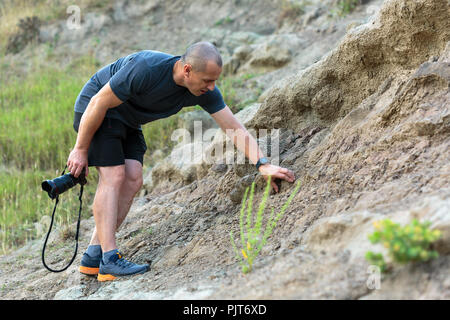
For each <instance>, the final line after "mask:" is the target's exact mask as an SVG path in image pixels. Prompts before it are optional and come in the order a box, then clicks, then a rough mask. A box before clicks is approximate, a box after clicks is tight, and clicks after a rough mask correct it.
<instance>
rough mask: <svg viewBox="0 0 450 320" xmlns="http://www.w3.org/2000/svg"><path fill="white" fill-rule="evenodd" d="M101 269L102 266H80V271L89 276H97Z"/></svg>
mask: <svg viewBox="0 0 450 320" xmlns="http://www.w3.org/2000/svg"><path fill="white" fill-rule="evenodd" d="M99 269H100V268H92V267H84V266H80V268H78V271H80V273H83V274H85V275H88V276H96V275H97V274H98V271H99Z"/></svg>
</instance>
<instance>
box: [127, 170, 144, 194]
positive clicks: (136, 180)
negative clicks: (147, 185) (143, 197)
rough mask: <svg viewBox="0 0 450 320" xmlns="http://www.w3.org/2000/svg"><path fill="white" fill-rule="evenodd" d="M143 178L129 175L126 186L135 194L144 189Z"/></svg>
mask: <svg viewBox="0 0 450 320" xmlns="http://www.w3.org/2000/svg"><path fill="white" fill-rule="evenodd" d="M143 181H144V180H143V178H142V174H141V175H127V176H126V184H127V185H128V187H129V188H131V189H132V190H133V191H134V192H138V191H139V190H140V189H141V188H142V184H143Z"/></svg>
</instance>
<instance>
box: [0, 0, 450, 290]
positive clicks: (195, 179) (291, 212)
mask: <svg viewBox="0 0 450 320" xmlns="http://www.w3.org/2000/svg"><path fill="white" fill-rule="evenodd" d="M118 3H120V2H118ZM224 3H225V2H224ZM226 3H229V2H226ZM314 3H315V4H316V6H315V7H314V6H313V7H311V10H316V11H314V12H316V14H314V13H313V12H312V11H307V13H305V14H304V15H303V16H302V17H303V19H304V20H302V21H303V22H302V23H297V24H290V25H273V27H272V28H273V30H269V31H266V29H265V28H266V27H267V28H269V27H270V26H271V24H270V23H264V24H261V25H258V23H257V22H258V21H259V20H258V19H257V18H256V16H255V17H253V18H252V15H251V14H250V17H249V18H248V19H249V21H253V23H254V25H253V26H254V28H256V29H254V30H252V31H251V32H255V33H257V34H258V35H259V37H263V38H264V39H265V40H255V41H254V42H253V43H250V44H248V43H247V44H245V43H244V44H240V45H235V46H234V47H233V48H232V50H231V52H230V53H229V56H228V58H229V59H228V60H227V61H228V65H229V68H230V69H229V71H228V72H237V73H239V72H247V70H248V69H247V68H252V66H253V67H254V68H256V69H257V68H260V67H261V65H260V64H259V63H256V62H252V61H258V59H259V58H260V57H261V56H262V55H263V53H265V54H266V55H270V54H269V53H268V52H271V51H270V44H275V45H276V48H281V47H282V46H280V43H285V42H284V40H281V39H286V37H295V38H296V40H292V39H291V40H290V41H291V42H292V48H295V50H294V49H291V51H289V49H290V47H289V46H286V51H284V54H283V50H282V49H283V48H281V49H280V50H279V52H278V51H277V53H281V58H280V56H278V55H275V54H273V55H272V58H273V59H272V61H275V62H274V63H273V64H272V66H271V68H273V69H274V70H265V71H266V72H268V73H267V74H264V75H262V76H260V79H261V81H262V82H264V83H265V88H266V90H265V92H264V93H263V94H262V96H261V97H260V100H259V102H258V103H256V104H253V105H252V106H250V107H248V108H246V109H244V110H243V111H242V112H240V113H239V114H237V116H238V117H239V119H240V120H241V121H242V122H243V123H244V124H245V126H246V127H247V128H249V129H250V128H253V129H263V128H266V129H273V128H279V129H280V134H279V145H278V148H279V152H280V157H279V159H278V161H279V163H280V165H281V166H284V167H288V168H290V169H291V170H293V171H294V172H295V174H296V178H297V179H298V180H300V181H301V188H300V191H299V192H298V194H297V195H296V196H295V198H294V200H293V202H292V203H291V205H290V206H289V207H288V209H287V211H286V214H285V215H284V217H283V218H282V219H281V220H280V222H279V225H278V226H277V227H276V229H275V230H274V233H273V235H272V236H271V237H270V238H269V242H268V244H267V245H266V247H265V248H263V251H262V252H261V256H260V257H259V258H258V259H257V260H256V262H255V266H254V270H253V271H252V272H251V273H249V274H247V275H243V274H242V273H241V272H240V268H239V265H238V263H237V261H236V260H235V257H234V252H233V250H232V248H231V245H230V240H229V232H230V231H231V230H232V231H233V232H234V233H235V234H239V210H240V200H241V198H242V194H243V190H244V189H245V187H246V186H248V185H250V183H251V182H252V181H254V180H256V181H257V194H256V195H255V203H259V200H260V199H261V196H262V189H263V179H261V177H258V175H256V173H255V172H254V170H253V169H252V167H251V166H250V165H245V164H243V165H241V164H228V165H226V164H225V165H224V164H222V165H221V164H213V163H208V162H206V161H203V162H201V163H190V162H186V161H184V162H181V163H180V162H179V161H178V162H177V161H176V160H177V158H176V157H175V156H172V157H171V156H169V157H168V158H166V159H163V160H162V161H161V162H160V163H158V164H157V165H156V166H155V167H154V168H152V170H151V171H150V172H148V177H147V179H146V181H147V184H146V191H145V192H143V193H142V194H141V197H138V198H137V199H136V201H135V202H134V204H133V207H132V211H131V212H130V214H129V217H128V218H127V220H126V222H125V223H124V225H123V227H122V228H121V230H120V231H119V234H118V241H119V246H120V248H121V250H122V251H123V252H124V253H125V255H126V256H127V257H130V258H132V259H134V260H135V261H137V262H151V263H152V270H151V271H150V272H148V273H146V274H143V275H139V276H136V277H132V278H128V279H121V280H118V281H115V282H112V283H106V284H100V283H98V282H97V281H96V280H95V279H93V278H89V277H85V276H81V275H80V274H78V272H77V266H76V263H77V262H78V261H79V258H80V257H78V259H77V260H75V264H74V265H73V266H72V267H71V268H69V269H68V270H67V271H66V272H63V273H62V274H51V273H48V272H47V271H46V270H45V269H43V268H42V265H41V263H40V247H41V242H40V241H33V242H30V243H29V244H27V245H26V246H25V247H24V248H22V249H20V250H18V251H16V252H14V253H13V254H11V255H10V256H7V257H6V256H4V257H0V270H1V271H0V283H1V286H0V288H1V289H0V290H1V291H0V294H1V296H2V298H9V299H179V298H184V299H191V298H193V299H315V298H318V299H440V298H446V299H448V298H450V281H449V278H448V276H447V275H448V274H449V273H450V257H449V253H450V246H449V243H450V184H449V181H450V161H449V160H450V152H449V149H450V113H449V108H450V89H449V88H450V6H449V4H448V2H447V1H446V0H415V1H408V0H389V1H384V2H383V3H382V4H381V2H369V3H368V4H366V5H374V4H378V5H381V9H380V10H375V11H373V12H370V14H368V13H367V10H365V9H364V10H363V11H362V12H361V11H360V16H359V17H357V16H355V15H356V14H357V12H356V13H354V15H350V16H348V17H347V19H348V20H345V19H344V20H339V21H340V22H339V23H335V24H334V27H330V25H328V26H327V25H326V23H325V22H326V21H327V20H326V19H325V17H324V16H323V15H321V14H320V9H319V8H320V6H318V5H317V3H316V2H314ZM164 6H166V5H164ZM230 6H231V5H230ZM174 7H175V5H174ZM262 7H263V6H262V5H261V8H260V7H258V9H257V10H263V9H262ZM177 8H178V10H182V9H186V8H184V7H183V6H181V7H177ZM180 8H181V9H180ZM189 8H190V10H191V11H192V12H196V11H195V9H196V8H197V7H196V6H194V5H193V4H191V6H189ZM225 8H227V7H226V5H225ZM149 10H150V9H149ZM152 10H154V9H152ZM199 10H200V9H199ZM208 10H211V12H213V11H214V10H215V11H217V8H214V7H210V8H209V9H208ZM264 10H267V12H270V14H268V17H271V14H272V13H273V10H271V9H270V7H267V9H264ZM187 11H188V12H191V11H189V10H187ZM222 11H223V10H222ZM126 12H127V11H126ZM229 12H236V14H237V13H238V12H241V14H243V13H242V12H244V10H242V11H239V10H235V11H233V10H231V11H229ZM317 12H318V13H317ZM273 14H274V15H275V16H276V17H278V15H277V14H275V13H273ZM255 15H256V14H255ZM316 15H317V17H316ZM149 16H151V15H149ZM205 16H206V15H205ZM113 17H115V16H113ZM224 17H226V15H224ZM306 17H308V18H307V19H306ZM312 17H313V18H312ZM314 17H315V18H314ZM232 18H233V19H232V20H233V21H235V22H234V23H236V26H235V27H236V28H237V29H239V28H240V26H238V25H237V21H241V20H239V19H238V16H236V17H235V18H234V17H232ZM241 18H242V16H241ZM115 19H117V17H115ZM155 19H156V20H155V21H158V19H157V18H155ZM320 19H322V20H321V21H320ZM352 19H355V20H356V21H359V22H356V23H354V21H353V23H352V24H350V26H349V27H348V28H347V25H348V23H350V22H352ZM268 20H270V18H268ZM163 21H165V19H163ZM214 21H216V20H214ZM344 21H345V22H344ZM160 23H163V22H160ZM205 23H206V22H205ZM208 23H209V25H211V23H213V20H211V21H209V22H208ZM314 23H319V24H318V25H314ZM207 25H208V24H207V23H206V25H205V26H201V25H199V28H201V27H203V28H205V29H203V30H205V31H204V32H205V34H206V32H212V31H211V30H214V29H208V31H206V27H207ZM249 25H252V24H251V23H250V24H249ZM324 26H326V27H324ZM263 27H264V28H263ZM258 28H261V29H258ZM330 28H331V29H330ZM333 29H335V31H333V32H331V31H330V30H333ZM230 30H231V29H230ZM248 30H250V29H248ZM317 30H319V31H317ZM240 32H242V31H241V30H240ZM265 32H266V33H270V35H264V33H265ZM313 32H315V37H318V39H319V40H317V39H316V40H314V36H312V33H313ZM184 33H186V34H190V36H191V37H193V35H192V34H191V33H190V32H188V31H187V29H185V30H183V31H180V37H181V34H184ZM339 33H340V34H341V35H342V36H343V37H341V36H338V34H339ZM330 34H335V36H334V38H333V39H334V41H335V42H333V41H331V40H330V39H331V37H330V38H327V37H328V36H329V35H330ZM233 35H234V36H236V33H233ZM233 35H228V34H227V33H226V32H225V33H223V34H220V35H216V36H217V37H218V39H219V38H220V39H221V41H222V42H221V43H220V47H221V48H222V50H223V48H224V46H225V45H224V43H227V41H230V42H231V40H230V39H232V38H233ZM197 36H198V34H197ZM246 36H249V34H246ZM203 37H206V35H203ZM283 37H284V38H283ZM319 37H322V38H319ZM192 39H193V38H192ZM239 39H242V38H239ZM247 39H249V38H247ZM324 39H325V40H324ZM258 41H261V43H259V42H258ZM277 41H279V42H277ZM322 41H324V42H326V41H328V43H327V44H323V43H321V42H322ZM291 42H289V43H291ZM249 48H250V49H249ZM313 48H315V50H317V51H315V53H314V54H313V53H312V52H313V51H314V50H313ZM259 49H260V50H261V52H259V51H258V50H259ZM246 50H247V51H246ZM329 50H331V51H329ZM245 52H247V53H246V54H241V53H245ZM258 52H259V53H258ZM286 52H291V53H290V55H291V56H290V58H289V61H286V62H285V66H284V67H283V66H281V67H280V65H278V64H279V61H281V60H283V59H282V57H283V55H284V56H285V57H286V56H287V54H286ZM321 53H322V54H321ZM262 61H266V62H267V61H268V60H267V59H266V60H264V59H262ZM277 61H278V62H277ZM262 65H264V66H265V67H267V65H269V66H270V63H268V64H267V65H266V64H264V63H262ZM241 68H242V70H240V69H241ZM256 69H255V70H256ZM220 135H221V133H220V132H217V134H216V138H215V140H213V141H212V142H211V141H207V142H199V143H201V144H202V147H204V149H203V150H205V152H209V151H210V148H213V147H215V146H217V145H221V144H222V143H223V142H220V140H219V138H220ZM268 140H269V139H267V137H266V138H264V137H262V138H261V139H260V142H261V145H266V144H270V141H268ZM186 147H189V148H190V147H194V146H186V145H181V146H179V147H178V148H176V149H174V150H173V155H175V154H177V152H179V151H180V150H179V148H186ZM271 147H272V145H271ZM215 160H220V159H215ZM293 188H294V185H293V184H290V183H287V182H283V183H282V185H281V192H280V193H278V194H272V195H270V197H269V200H268V206H269V207H273V208H274V209H275V210H276V211H278V210H279V208H281V206H282V204H283V203H284V202H285V200H286V199H287V197H288V196H289V195H290V193H291V191H292V190H293ZM414 217H417V218H419V219H420V220H429V221H431V222H432V228H437V229H440V230H441V231H442V233H443V237H442V239H441V240H440V241H439V242H438V243H437V244H436V249H437V250H438V251H439V253H440V257H439V258H438V259H436V260H433V261H431V262H428V263H420V264H411V265H405V266H396V267H395V268H394V269H393V271H392V272H391V273H389V274H387V275H383V277H382V279H381V287H380V288H379V289H377V290H372V289H370V288H369V287H370V286H368V285H367V280H368V277H369V275H370V274H369V273H368V267H369V264H368V263H367V261H365V259H364V254H365V252H366V251H367V250H369V249H372V248H373V246H372V245H371V244H370V243H369V241H368V240H367V235H368V234H369V233H371V232H372V231H373V226H372V223H373V221H376V220H380V219H384V218H390V219H392V220H393V221H397V222H402V223H406V222H409V221H410V220H411V219H412V218H414ZM92 227H93V219H92V218H91V219H89V220H86V221H83V222H82V230H81V232H82V239H81V248H84V247H85V246H86V244H87V242H88V237H89V234H90V232H91V230H92ZM66 236H67V235H66ZM66 236H64V234H63V233H62V232H60V233H59V234H58V233H55V235H54V239H56V240H59V241H60V242H62V241H63V240H64V242H62V243H63V244H64V247H63V248H58V247H56V248H55V247H54V248H53V250H52V252H53V253H52V254H51V255H49V258H48V260H49V262H51V263H54V264H56V266H58V265H62V264H63V262H61V257H63V256H68V255H69V253H70V250H71V247H70V244H71V242H70V241H69V240H67V239H66ZM79 256H80V255H79Z"/></svg>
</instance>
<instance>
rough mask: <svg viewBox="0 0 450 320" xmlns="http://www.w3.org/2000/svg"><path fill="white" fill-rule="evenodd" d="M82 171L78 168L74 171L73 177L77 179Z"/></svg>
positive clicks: (80, 167) (81, 167) (81, 168)
mask: <svg viewBox="0 0 450 320" xmlns="http://www.w3.org/2000/svg"><path fill="white" fill-rule="evenodd" d="M82 170H83V166H79V167H78V168H77V169H76V170H75V174H74V177H75V178H78V176H79V175H80V173H81V171H82Z"/></svg>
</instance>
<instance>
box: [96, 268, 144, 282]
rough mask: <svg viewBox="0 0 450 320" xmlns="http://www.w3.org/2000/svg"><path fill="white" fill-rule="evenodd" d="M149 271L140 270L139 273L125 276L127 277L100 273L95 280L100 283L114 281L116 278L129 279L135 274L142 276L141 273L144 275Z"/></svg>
mask: <svg viewBox="0 0 450 320" xmlns="http://www.w3.org/2000/svg"><path fill="white" fill-rule="evenodd" d="M149 270H150V269H147V270H142V271H139V272H136V273H133V274H127V275H123V276H114V275H112V274H101V273H99V274H98V275H97V280H98V281H100V282H104V281H114V280H116V279H117V278H120V277H129V276H134V275H136V274H143V273H146V272H147V271H149Z"/></svg>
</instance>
